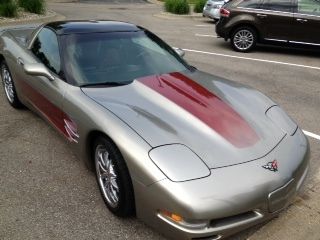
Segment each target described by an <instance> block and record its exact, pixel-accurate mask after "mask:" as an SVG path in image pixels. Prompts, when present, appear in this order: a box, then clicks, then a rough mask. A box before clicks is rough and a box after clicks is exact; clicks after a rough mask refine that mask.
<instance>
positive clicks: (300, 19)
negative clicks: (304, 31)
mask: <svg viewBox="0 0 320 240" xmlns="http://www.w3.org/2000/svg"><path fill="white" fill-rule="evenodd" d="M296 20H297V22H301V23H304V22H308V20H307V19H302V18H297V19H296Z"/></svg>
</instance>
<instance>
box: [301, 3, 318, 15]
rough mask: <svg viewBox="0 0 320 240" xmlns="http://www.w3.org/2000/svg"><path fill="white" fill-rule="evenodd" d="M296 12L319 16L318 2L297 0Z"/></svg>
mask: <svg viewBox="0 0 320 240" xmlns="http://www.w3.org/2000/svg"><path fill="white" fill-rule="evenodd" d="M298 13H303V14H310V15H317V16H320V2H319V1H315V0H298Z"/></svg>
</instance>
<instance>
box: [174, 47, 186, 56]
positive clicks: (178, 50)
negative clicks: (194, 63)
mask: <svg viewBox="0 0 320 240" xmlns="http://www.w3.org/2000/svg"><path fill="white" fill-rule="evenodd" d="M174 50H175V51H176V53H178V55H179V56H180V57H184V55H185V54H186V53H185V51H183V50H182V49H181V48H174Z"/></svg>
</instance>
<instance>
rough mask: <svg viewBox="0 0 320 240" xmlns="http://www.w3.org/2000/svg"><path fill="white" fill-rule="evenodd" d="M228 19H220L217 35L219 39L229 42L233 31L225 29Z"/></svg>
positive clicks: (217, 25)
mask: <svg viewBox="0 0 320 240" xmlns="http://www.w3.org/2000/svg"><path fill="white" fill-rule="evenodd" d="M225 23H226V19H225V18H224V17H220V20H219V22H218V23H217V24H216V34H217V35H218V36H219V37H222V38H224V39H225V40H228V39H229V38H230V34H231V29H230V28H226V27H225Z"/></svg>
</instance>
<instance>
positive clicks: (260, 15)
mask: <svg viewBox="0 0 320 240" xmlns="http://www.w3.org/2000/svg"><path fill="white" fill-rule="evenodd" d="M257 17H259V18H266V17H267V15H265V14H260V13H258V14H257Z"/></svg>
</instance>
